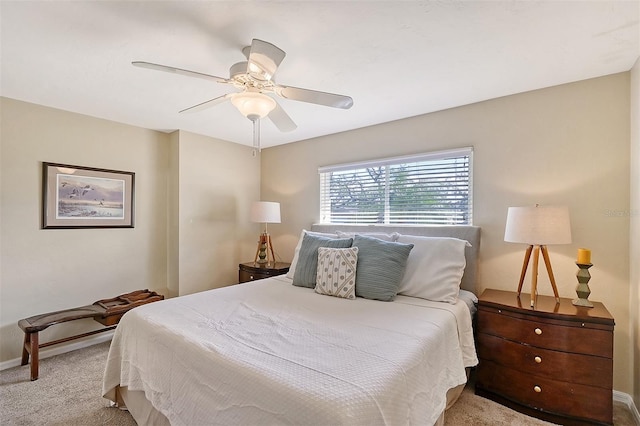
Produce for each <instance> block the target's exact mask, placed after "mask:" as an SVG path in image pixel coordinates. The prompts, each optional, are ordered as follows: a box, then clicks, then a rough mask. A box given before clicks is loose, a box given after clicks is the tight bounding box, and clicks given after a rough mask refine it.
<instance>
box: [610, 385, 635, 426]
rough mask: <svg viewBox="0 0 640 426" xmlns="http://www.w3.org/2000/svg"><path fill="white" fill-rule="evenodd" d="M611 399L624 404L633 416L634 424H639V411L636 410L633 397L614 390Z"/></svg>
mask: <svg viewBox="0 0 640 426" xmlns="http://www.w3.org/2000/svg"><path fill="white" fill-rule="evenodd" d="M613 401H614V402H619V403H621V404H624V405H626V406H627V408H628V409H629V412H630V413H631V415H632V416H633V418H634V420H635V422H636V425H638V426H640V413H639V412H638V407H636V404H635V403H634V402H633V398H631V395H629V394H628V393H624V392H620V391H617V390H614V391H613Z"/></svg>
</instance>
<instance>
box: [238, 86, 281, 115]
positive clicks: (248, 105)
mask: <svg viewBox="0 0 640 426" xmlns="http://www.w3.org/2000/svg"><path fill="white" fill-rule="evenodd" d="M231 103H232V104H233V106H235V107H236V108H238V111H240V113H241V114H242V115H244V116H245V117H247V118H248V119H250V120H252V121H253V120H256V119H258V118H264V117H266V116H267V115H269V113H270V112H271V111H273V109H274V108H275V107H276V101H274V100H273V99H271V97H269V96H267V95H265V94H262V93H259V92H242V93H238V94H236V95H234V96H233V98H231Z"/></svg>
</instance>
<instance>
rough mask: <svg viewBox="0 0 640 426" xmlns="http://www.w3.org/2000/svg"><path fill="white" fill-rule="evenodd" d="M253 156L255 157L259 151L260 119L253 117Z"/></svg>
mask: <svg viewBox="0 0 640 426" xmlns="http://www.w3.org/2000/svg"><path fill="white" fill-rule="evenodd" d="M251 121H253V156H254V157H255V156H256V154H257V153H258V152H260V151H261V150H260V119H259V118H255V119H253V120H251Z"/></svg>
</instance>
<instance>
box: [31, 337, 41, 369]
mask: <svg viewBox="0 0 640 426" xmlns="http://www.w3.org/2000/svg"><path fill="white" fill-rule="evenodd" d="M38 340H39V339H38V333H37V332H35V333H31V380H38V362H39V361H40V354H39V353H38Z"/></svg>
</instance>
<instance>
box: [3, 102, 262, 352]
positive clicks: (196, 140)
mask: <svg viewBox="0 0 640 426" xmlns="http://www.w3.org/2000/svg"><path fill="white" fill-rule="evenodd" d="M0 102H1V104H0V107H1V111H0V112H1V115H0V118H1V121H2V123H1V124H2V128H1V134H0V136H1V141H0V142H1V145H0V161H1V163H0V165H1V168H0V185H1V190H2V191H1V198H0V362H9V363H10V362H14V361H15V359H16V358H18V357H19V356H20V350H21V346H22V338H23V335H22V331H21V330H20V328H19V327H18V326H17V322H18V320H19V319H21V318H26V317H29V316H32V315H36V314H40V313H45V312H50V311H55V310H61V309H68V308H73V307H77V306H83V305H87V304H91V303H93V302H94V301H96V300H98V299H102V298H108V297H112V296H115V295H117V294H121V293H124V292H128V291H132V290H136V289H142V288H150V289H154V290H160V291H162V292H163V293H164V294H167V295H176V294H187V293H192V292H196V291H201V290H206V289H209V288H212V287H214V286H220V285H226V284H231V283H235V282H237V274H238V272H237V270H238V263H240V262H243V261H246V260H247V259H250V258H251V257H252V256H253V253H254V250H255V245H254V244H255V243H254V241H255V235H257V234H258V232H259V226H258V225H257V224H253V223H250V222H249V219H248V210H249V209H248V205H249V204H250V203H251V201H253V200H256V199H258V197H259V190H260V188H259V175H260V167H259V159H257V158H254V157H253V156H252V149H251V148H249V147H245V146H240V145H237V144H232V143H230V142H225V141H220V140H215V139H211V138H206V137H202V136H196V135H192V134H188V133H184V132H174V133H173V134H170V135H168V134H165V133H161V132H157V131H152V130H145V129H141V128H137V127H133V126H128V125H124V124H119V123H114V122H110V121H106V120H100V119H96V118H92V117H88V116H83V115H80V114H73V113H69V112H65V111H60V110H56V109H52V108H47V107H43V106H38V105H33V104H29V103H24V102H19V101H15V100H11V99H7V98H0ZM43 161H48V162H57V163H66V164H73V165H83V166H91V167H99V168H107V169H116V170H126V171H133V172H135V173H136V211H135V214H136V221H135V228H133V229H73V230H60V229H51V230H49V229H48V230H42V229H40V214H41V213H40V209H41V201H40V200H41V167H42V164H41V163H42V162H43ZM96 328H101V326H100V325H99V324H98V323H96V322H95V321H93V320H82V321H76V322H73V323H67V324H63V325H59V326H55V327H51V328H49V329H47V330H46V331H45V332H43V333H42V341H48V340H51V339H55V338H60V337H67V336H69V335H71V334H74V333H79V332H84V331H88V330H89V329H96Z"/></svg>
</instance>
